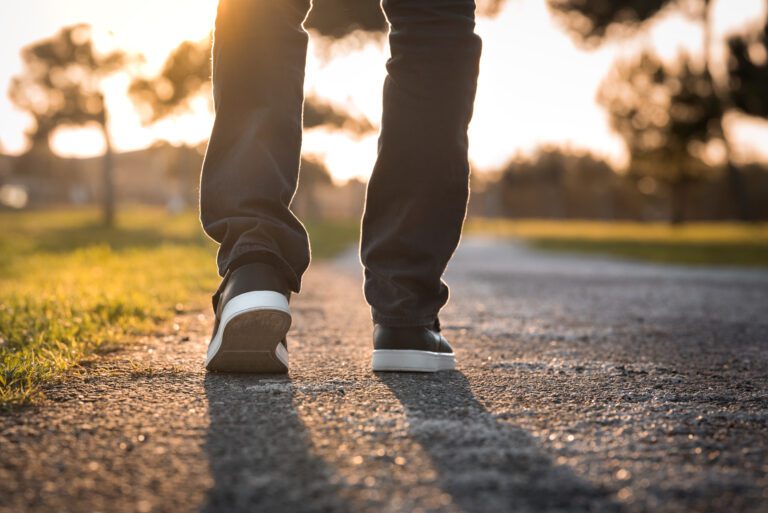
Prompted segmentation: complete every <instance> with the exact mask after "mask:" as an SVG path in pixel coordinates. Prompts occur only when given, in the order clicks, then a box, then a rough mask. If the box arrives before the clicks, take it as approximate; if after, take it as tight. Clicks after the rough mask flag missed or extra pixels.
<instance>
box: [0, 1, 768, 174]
mask: <svg viewBox="0 0 768 513" xmlns="http://www.w3.org/2000/svg"><path fill="white" fill-rule="evenodd" d="M273 1H276V0H273ZM0 2H1V3H0V5H2V7H0V91H3V92H4V91H7V89H8V85H9V83H10V79H11V77H12V76H13V75H15V74H17V73H19V72H20V71H21V69H22V68H21V60H20V58H19V50H20V49H21V48H22V47H23V46H24V45H26V44H29V43H31V42H33V41H35V40H38V39H41V38H44V37H46V36H49V35H51V34H53V33H55V32H56V31H57V30H58V29H59V28H60V27H62V26H64V25H67V24H72V23H80V22H85V23H89V24H91V25H92V26H93V27H94V35H95V36H94V37H95V38H96V43H97V46H98V47H99V48H104V49H108V48H110V47H119V48H122V49H125V50H128V51H131V52H135V53H139V54H142V55H143V56H144V59H145V62H144V63H143V64H142V65H141V66H137V67H136V68H135V69H134V70H133V72H136V73H142V74H147V75H151V74H153V73H156V72H157V71H158V70H159V69H160V67H161V66H162V63H163V61H164V60H165V58H166V57H167V56H168V54H169V53H170V52H171V51H172V50H173V48H175V47H176V46H178V44H179V43H181V42H182V41H184V40H199V39H202V38H204V37H206V35H207V34H208V33H209V31H210V30H211V27H212V25H213V21H214V16H215V9H216V1H215V0H161V1H158V0H132V1H123V0H111V1H108V2H105V1H104V0H67V1H62V0H25V1H24V2H13V3H11V2H10V1H9V0H0ZM765 9H766V2H765V0H719V1H717V2H716V4H715V6H714V15H715V22H716V25H715V36H716V37H722V36H723V35H724V34H726V33H729V32H731V31H734V30H739V29H742V28H743V27H744V25H745V23H747V24H748V23H756V22H759V20H760V19H761V18H762V17H764V16H765ZM477 32H478V33H479V34H480V36H481V37H482V38H483V55H482V58H481V69H480V77H479V83H478V93H477V100H476V105H475V115H474V118H473V121H472V123H471V126H470V160H471V161H472V164H473V168H474V169H475V170H478V171H490V170H494V169H498V168H500V167H502V166H503V165H504V164H505V163H506V162H507V161H509V160H510V159H512V158H514V157H517V156H521V155H530V154H532V153H534V152H535V151H536V149H537V148H539V147H541V146H543V145H557V146H561V147H565V148H568V149H571V150H587V151H590V152H592V153H595V154H597V155H598V156H601V157H604V158H606V159H608V160H609V161H610V162H611V163H612V164H613V165H615V166H617V167H621V166H623V165H625V164H626V161H627V156H626V151H625V149H624V147H623V144H622V142H621V140H620V139H619V138H618V137H617V136H616V135H615V134H613V133H612V132H611V130H610V127H609V124H608V117H607V115H606V113H605V111H604V110H603V109H602V108H601V107H600V106H599V105H598V104H597V103H596V100H595V93H596V91H597V89H598V87H599V84H600V82H601V80H602V79H603V77H604V76H605V75H606V73H607V72H608V70H609V68H610V66H611V64H612V62H613V61H614V59H616V58H617V57H618V56H620V55H624V54H627V53H631V52H633V51H636V49H637V47H638V44H639V43H638V42H637V41H634V42H630V43H624V44H617V43H609V44H606V45H603V46H602V47H600V48H599V49H597V50H591V51H588V50H585V49H581V48H578V47H577V46H576V45H575V44H574V43H573V41H572V40H571V39H570V38H569V36H568V35H567V34H565V33H564V32H563V31H562V30H561V29H560V28H559V27H558V26H557V24H556V23H555V21H554V20H553V18H552V15H551V13H549V12H548V10H547V8H546V6H545V2H544V1H543V0H510V1H509V2H507V4H506V6H505V8H504V10H503V11H502V12H501V13H500V15H499V16H497V17H495V18H493V19H486V18H480V19H478V22H477ZM648 38H649V40H650V41H651V42H652V44H654V45H655V46H656V47H657V49H658V50H659V51H660V52H661V53H662V54H664V55H666V56H667V57H669V58H672V57H673V56H674V55H675V54H676V53H677V52H678V51H679V50H680V49H684V50H687V51H689V52H691V53H696V52H698V51H700V48H701V45H700V43H701V40H702V33H701V30H700V28H699V27H698V26H697V25H696V24H695V23H692V22H691V21H690V20H686V19H684V18H683V17H681V16H677V15H671V16H666V17H665V18H663V19H661V20H660V21H659V22H657V23H655V24H654V26H653V27H652V30H651V31H650V34H649V36H648ZM329 49H330V50H331V52H328V50H329ZM387 54H388V48H387V45H386V40H385V38H384V37H383V36H382V35H376V36H370V35H364V34H355V35H352V36H350V38H348V39H344V40H340V41H332V40H328V39H325V38H323V37H320V36H318V35H317V34H312V37H311V43H310V50H309V56H308V64H307V79H306V83H305V90H306V92H307V93H308V94H316V95H318V96H320V97H321V98H324V99H327V100H330V101H332V102H333V103H336V104H338V105H340V106H343V107H345V108H347V109H348V110H350V111H351V112H353V113H356V114H359V115H364V116H366V117H367V118H368V119H370V120H371V121H372V122H373V123H374V125H376V126H377V125H378V120H379V118H380V116H381V87H382V84H383V80H384V74H385V68H384V63H385V61H386V58H387ZM328 55H332V57H331V58H328ZM129 83H130V77H129V76H128V75H127V74H126V73H122V74H118V75H115V76H114V77H111V78H109V79H107V80H106V81H105V83H104V89H105V91H106V96H107V104H108V107H109V111H110V119H111V121H110V123H111V126H110V128H111V130H112V134H113V138H114V141H113V142H114V146H115V147H116V149H117V150H118V151H127V150H134V149H140V148H143V147H146V146H148V145H150V144H152V142H153V141H155V140H158V139H164V140H167V141H169V142H172V143H174V144H178V143H199V142H200V141H204V140H206V139H207V137H208V135H209V133H210V128H211V123H212V114H211V113H210V111H209V107H208V105H209V102H208V101H207V99H206V98H203V97H200V98H197V99H196V100H195V101H194V102H193V106H192V109H191V111H190V112H187V113H184V114H180V115H178V116H175V117H173V118H170V119H167V120H164V121H162V122H160V123H158V124H157V125H154V126H151V127H144V126H142V125H141V122H140V120H139V116H138V113H137V112H136V111H135V109H134V107H133V104H132V103H131V102H130V100H129V99H128V98H127V95H126V91H127V87H128V85H129ZM30 124H31V119H30V118H29V117H28V116H27V115H26V114H24V113H22V112H19V111H18V110H16V109H15V108H14V107H13V105H12V104H11V102H10V100H9V99H8V97H7V94H0V151H4V152H7V153H13V154H18V153H20V152H23V151H24V149H25V145H26V140H25V136H24V131H25V130H26V129H27V128H28V127H29V126H30ZM730 125H731V126H732V130H733V134H734V137H735V138H736V139H737V141H738V144H737V146H738V149H739V152H740V153H741V154H742V155H743V157H744V158H746V159H750V158H758V159H768V124H766V123H764V122H755V121H753V120H744V119H734V120H733V122H732V123H731V124H730ZM376 137H377V135H376V134H375V133H372V134H369V135H368V136H365V137H363V138H357V137H354V136H352V135H350V134H348V133H346V132H342V131H332V130H328V129H327V128H318V129H312V130H308V131H306V132H305V136H304V146H303V150H304V153H305V154H306V155H309V156H314V157H315V158H319V159H321V160H323V161H324V162H325V164H326V165H327V166H328V168H329V170H330V171H331V173H332V174H333V176H334V178H335V179H336V180H337V181H340V182H341V181H344V180H346V179H348V178H354V177H356V178H361V179H366V178H367V177H368V176H369V174H370V171H371V169H372V167H373V162H374V160H375V157H376ZM53 147H54V150H55V151H56V152H57V153H59V154H61V155H66V156H90V155H97V154H99V153H100V152H101V151H102V148H103V141H102V140H101V136H100V135H99V133H98V131H97V130H95V129H79V130H71V129H66V130H60V131H58V132H57V133H56V135H55V137H54V139H53Z"/></svg>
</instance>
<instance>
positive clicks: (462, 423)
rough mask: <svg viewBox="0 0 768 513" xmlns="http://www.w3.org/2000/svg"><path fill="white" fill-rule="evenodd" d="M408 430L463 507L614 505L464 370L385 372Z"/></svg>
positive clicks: (478, 510) (497, 511)
mask: <svg viewBox="0 0 768 513" xmlns="http://www.w3.org/2000/svg"><path fill="white" fill-rule="evenodd" d="M380 379H381V381H382V382H383V383H385V384H386V386H387V387H389V389H390V390H391V391H392V393H394V394H395V396H396V397H397V398H398V400H399V401H400V402H401V403H402V405H403V407H404V408H405V413H406V417H407V419H408V426H409V428H408V429H409V434H410V436H411V437H412V438H413V439H414V440H415V441H416V442H417V443H419V444H420V445H421V446H422V447H423V449H424V450H425V451H426V452H427V454H428V455H429V457H430V458H431V460H432V463H433V466H434V469H435V471H436V472H437V474H438V481H439V485H440V487H441V488H442V489H443V490H444V491H445V492H447V493H448V494H450V495H451V497H452V498H453V501H454V503H455V504H457V505H458V506H459V507H460V508H461V509H463V510H464V511H465V512H467V513H487V512H489V511H493V512H494V513H503V512H508V511H536V512H545V511H569V512H579V511H611V512H614V511H621V510H622V508H621V507H620V505H619V504H617V503H616V502H615V501H614V500H613V498H612V497H611V494H610V493H609V492H608V491H607V490H605V489H602V488H600V487H597V486H595V485H593V484H591V483H589V482H587V481H585V480H584V479H582V478H580V477H579V476H577V475H575V474H574V473H573V472H572V471H571V470H570V469H568V468H567V467H565V466H561V465H560V466H558V465H556V464H555V463H554V462H553V461H552V458H551V457H550V456H549V455H547V454H546V453H545V452H544V451H543V450H542V449H541V447H540V445H539V443H538V441H537V440H536V439H534V438H533V437H532V436H531V435H529V434H528V433H527V432H526V431H525V430H523V429H521V428H518V427H516V426H513V425H510V424H508V423H505V422H500V421H499V420H497V419H496V418H495V417H494V415H492V414H491V413H490V412H488V410H486V409H485V407H483V405H482V404H480V402H479V401H478V400H477V399H476V398H475V396H474V394H473V393H472V390H471V388H470V386H469V382H468V381H467V378H466V377H465V376H464V374H462V373H460V372H451V373H437V374H435V375H413V374H386V375H381V376H380Z"/></svg>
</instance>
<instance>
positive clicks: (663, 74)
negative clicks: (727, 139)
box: [598, 52, 723, 223]
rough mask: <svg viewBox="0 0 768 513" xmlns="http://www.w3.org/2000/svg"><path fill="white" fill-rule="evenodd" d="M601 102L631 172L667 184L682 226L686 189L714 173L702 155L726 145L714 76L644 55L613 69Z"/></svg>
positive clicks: (684, 60)
mask: <svg viewBox="0 0 768 513" xmlns="http://www.w3.org/2000/svg"><path fill="white" fill-rule="evenodd" d="M598 101H599V102H600V103H601V104H602V105H603V106H605V107H606V109H607V110H608V112H609V113H610V121H611V127H612V128H613V129H614V130H615V131H616V132H617V133H618V134H619V135H621V137H622V138H623V139H624V142H625V143H626V145H627V148H628V150H629V153H630V158H631V163H630V171H631V173H632V174H633V175H635V176H638V177H646V176H647V177H651V178H653V179H655V180H657V181H659V182H661V183H665V184H666V185H667V186H668V187H669V188H670V190H671V208H670V221H671V222H673V223H680V222H682V221H683V220H684V215H685V192H686V189H687V185H688V184H689V183H690V182H692V181H695V180H699V179H701V178H704V177H706V176H707V175H709V174H711V172H712V170H711V168H710V167H709V166H707V165H705V164H704V163H703V162H702V159H701V158H700V155H701V152H702V151H703V149H704V148H705V147H706V146H707V145H708V144H712V143H715V144H717V143H721V144H722V141H723V140H722V132H721V131H720V123H721V119H722V116H723V110H722V103H721V102H720V100H719V98H718V97H717V95H716V94H715V91H714V85H713V84H712V79H711V76H710V75H709V73H706V72H705V71H704V70H703V69H702V67H701V66H696V65H695V63H693V62H692V60H691V59H690V58H688V57H687V56H682V57H681V58H680V59H679V61H678V62H677V63H675V64H674V65H665V64H664V63H662V62H661V61H660V60H659V59H658V58H657V57H655V56H654V55H653V54H652V53H650V52H644V53H642V54H641V55H640V56H639V57H637V58H635V59H632V60H629V61H623V62H618V63H617V64H616V65H615V66H614V68H613V70H612V71H611V73H609V75H608V76H607V77H606V79H605V80H604V81H603V83H602V84H601V87H600V90H599V92H598Z"/></svg>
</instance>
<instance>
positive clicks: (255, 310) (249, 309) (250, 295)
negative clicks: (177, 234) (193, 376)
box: [205, 263, 291, 374]
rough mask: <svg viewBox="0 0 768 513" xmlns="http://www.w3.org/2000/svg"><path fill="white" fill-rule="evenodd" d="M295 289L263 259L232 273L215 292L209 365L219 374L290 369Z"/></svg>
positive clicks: (262, 372)
mask: <svg viewBox="0 0 768 513" xmlns="http://www.w3.org/2000/svg"><path fill="white" fill-rule="evenodd" d="M289 298H290V290H288V289H286V288H285V287H284V285H283V283H282V280H281V279H280V276H279V275H278V274H277V273H276V272H275V270H274V269H273V268H272V267H271V266H269V265H267V264H261V263H252V264H246V265H243V266H241V267H238V268H236V269H235V270H234V271H232V272H230V273H227V275H226V276H225V277H224V280H222V283H221V286H220V287H219V290H218V291H217V292H216V294H214V296H213V309H214V311H215V312H216V323H215V324H214V326H213V338H212V339H211V343H210V345H209V346H208V355H207V357H206V359H205V368H206V369H208V370H209V371H215V372H251V373H258V374H282V373H286V372H288V348H287V343H286V340H285V335H286V333H288V329H289V328H290V327H291V310H290V308H289V306H288V299H289Z"/></svg>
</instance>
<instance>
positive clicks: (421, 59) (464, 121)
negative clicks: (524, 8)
mask: <svg viewBox="0 0 768 513" xmlns="http://www.w3.org/2000/svg"><path fill="white" fill-rule="evenodd" d="M382 5H383V7H384V12H385V14H386V15H387V18H388V20H389V23H390V25H391V31H390V35H389V40H390V47H391V58H390V59H389V61H388V62H387V71H388V75H387V77H386V81H385V83H384V114H383V118H382V127H381V134H380V138H379V152H378V159H377V161H376V165H375V167H374V170H373V175H372V176H371V180H370V182H369V184H368V191H367V198H366V207H365V214H364V216H363V227H362V241H361V259H362V262H363V265H364V266H365V296H366V299H367V301H368V303H369V304H370V305H371V309H372V316H373V321H374V323H376V324H380V325H384V326H391V327H411V326H426V325H430V326H433V325H434V324H435V323H436V321H437V315H438V312H439V311H440V309H441V308H442V307H443V305H445V303H446V302H447V300H448V288H447V286H446V284H445V283H444V282H443V281H442V279H441V277H442V274H443V272H444V270H445V267H446V265H447V263H448V261H449V259H450V258H451V256H452V254H453V252H454V251H455V249H456V246H457V244H458V242H459V238H460V236H461V229H462V224H463V221H464V216H465V214H466V206H467V199H468V193H469V164H468V160H467V127H468V124H469V121H470V119H471V117H472V109H473V103H474V98H475V91H476V88H477V75H478V68H479V60H480V53H481V41H480V38H479V37H478V36H477V35H476V34H475V33H474V26H475V22H474V11H475V3H474V0H383V2H382Z"/></svg>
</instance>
